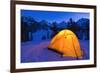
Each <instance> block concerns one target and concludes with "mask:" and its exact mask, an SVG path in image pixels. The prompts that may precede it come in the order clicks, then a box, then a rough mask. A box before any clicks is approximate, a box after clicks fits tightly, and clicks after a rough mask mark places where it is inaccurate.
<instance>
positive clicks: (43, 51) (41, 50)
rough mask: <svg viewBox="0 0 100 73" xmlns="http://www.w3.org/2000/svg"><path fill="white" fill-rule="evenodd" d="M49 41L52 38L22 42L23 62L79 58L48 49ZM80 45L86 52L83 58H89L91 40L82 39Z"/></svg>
mask: <svg viewBox="0 0 100 73" xmlns="http://www.w3.org/2000/svg"><path fill="white" fill-rule="evenodd" d="M49 43H50V40H45V41H40V42H37V43H36V42H34V41H29V42H25V43H21V62H22V63H27V62H46V61H67V60H77V59H76V58H72V57H62V55H61V54H60V53H58V52H55V51H53V50H50V49H48V48H47V47H48V45H49ZM80 45H81V48H82V51H83V54H84V56H83V58H82V60H84V59H89V40H80ZM79 60H80V59H79Z"/></svg>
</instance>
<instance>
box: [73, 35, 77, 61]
mask: <svg viewBox="0 0 100 73" xmlns="http://www.w3.org/2000/svg"><path fill="white" fill-rule="evenodd" d="M72 43H73V37H72ZM73 47H74V51H75V55H76V59H77V60H78V56H77V52H76V50H75V46H74V43H73Z"/></svg>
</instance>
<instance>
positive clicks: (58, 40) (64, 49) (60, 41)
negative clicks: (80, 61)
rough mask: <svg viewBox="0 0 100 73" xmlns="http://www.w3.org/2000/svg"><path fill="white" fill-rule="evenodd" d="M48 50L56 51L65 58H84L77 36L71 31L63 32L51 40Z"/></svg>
mask: <svg viewBox="0 0 100 73" xmlns="http://www.w3.org/2000/svg"><path fill="white" fill-rule="evenodd" d="M48 48H50V49H53V50H56V51H58V52H60V53H62V54H63V56H68V57H75V58H82V50H81V48H80V44H79V41H78V38H77V37H76V35H75V34H74V33H73V32H72V31H70V30H66V29H65V30H62V31H60V32H59V33H58V34H57V35H56V36H54V37H53V39H52V40H51V42H50V44H49V46H48Z"/></svg>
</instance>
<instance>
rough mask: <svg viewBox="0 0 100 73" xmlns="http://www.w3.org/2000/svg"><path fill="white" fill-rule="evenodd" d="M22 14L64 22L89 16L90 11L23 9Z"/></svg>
mask: <svg viewBox="0 0 100 73" xmlns="http://www.w3.org/2000/svg"><path fill="white" fill-rule="evenodd" d="M21 15H22V16H30V17H33V18H34V19H35V20H37V21H41V20H46V21H48V22H54V21H56V22H58V23H59V22H62V21H66V22H67V21H68V20H69V19H70V18H72V19H73V20H74V21H77V20H79V19H80V18H88V19H89V13H82V12H81V13H79V12H58V11H57V12H56V11H36V10H21Z"/></svg>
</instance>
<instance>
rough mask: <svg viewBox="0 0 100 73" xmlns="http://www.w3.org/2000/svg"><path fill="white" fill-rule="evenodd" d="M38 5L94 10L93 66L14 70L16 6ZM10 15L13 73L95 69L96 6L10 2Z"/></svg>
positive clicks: (11, 69) (11, 68)
mask: <svg viewBox="0 0 100 73" xmlns="http://www.w3.org/2000/svg"><path fill="white" fill-rule="evenodd" d="M17 4H22V5H40V6H55V7H73V8H87V9H93V10H94V64H88V65H75V66H59V67H43V68H25V69H16V60H15V59H16V50H15V49H16V47H15V44H16V40H15V37H16V23H15V20H16V17H15V12H16V7H15V6H16V5H17ZM10 10H11V12H10V15H11V18H10V19H11V21H10V22H11V25H10V28H11V29H10V32H11V36H10V46H11V51H10V52H11V54H10V60H11V61H10V71H11V73H13V72H28V71H44V70H59V69H75V68H90V67H96V10H97V8H96V6H94V5H79V4H62V3H47V2H33V1H13V0H12V1H11V7H10Z"/></svg>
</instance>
